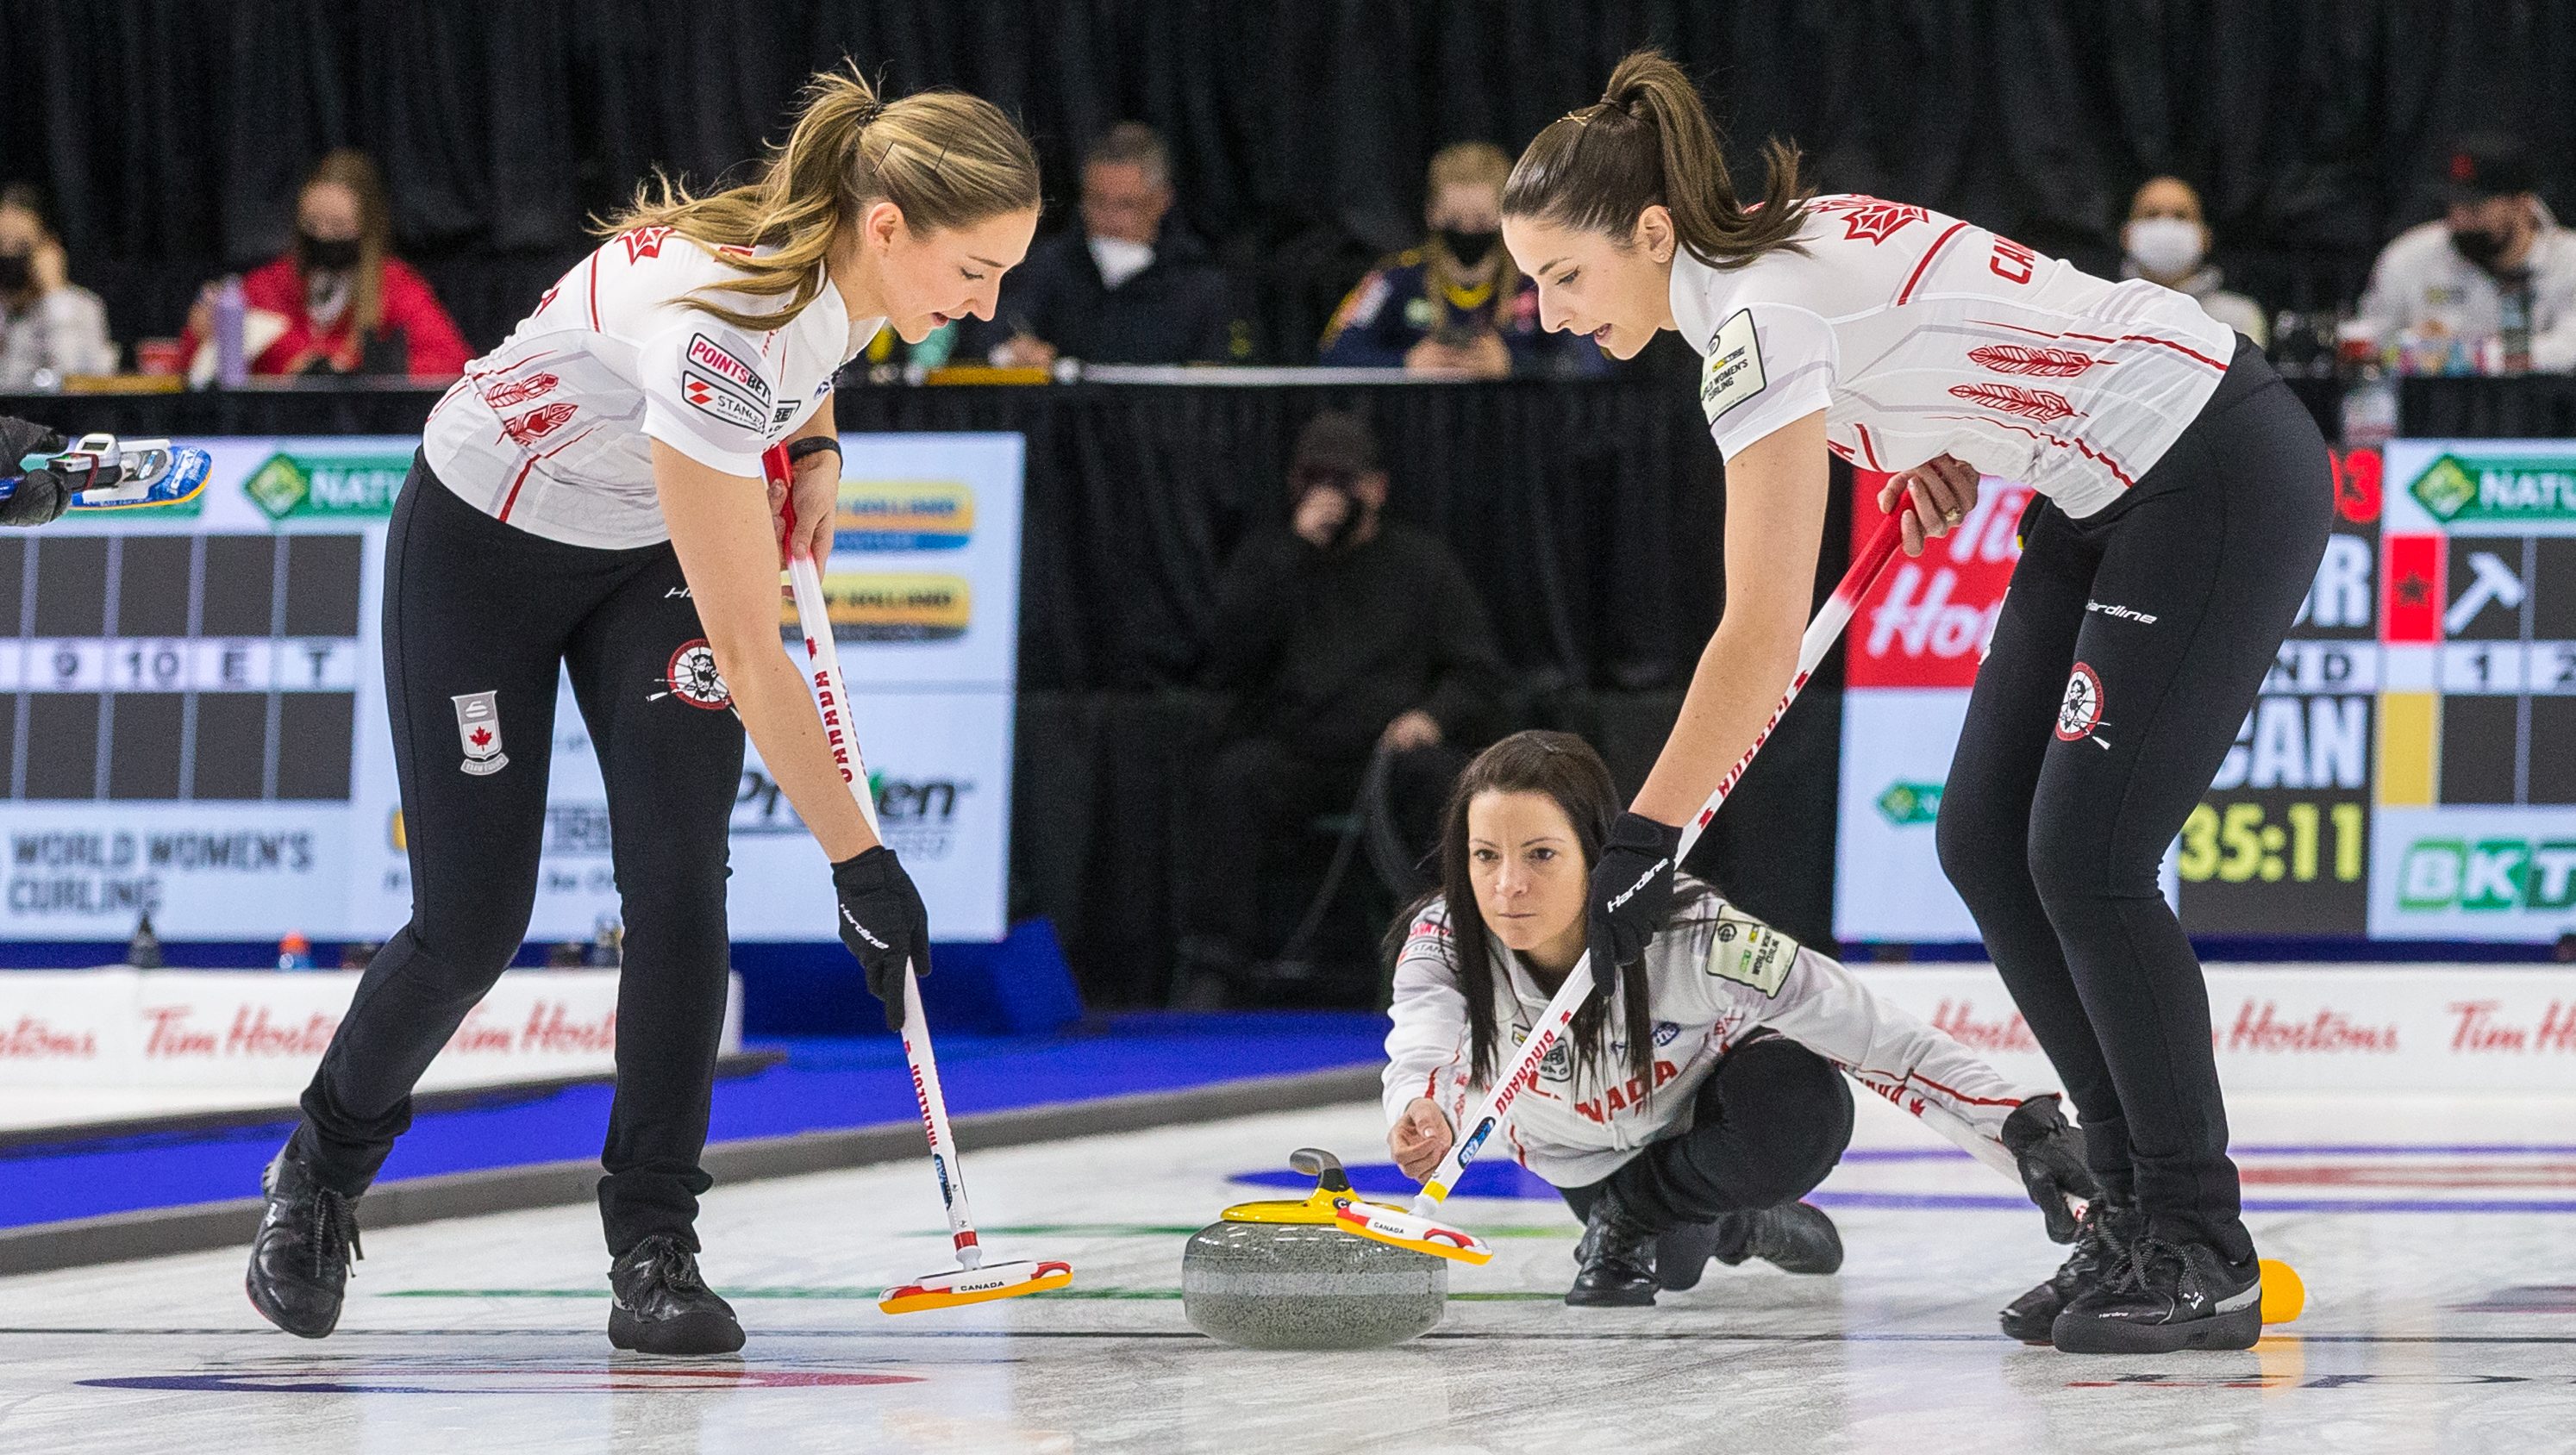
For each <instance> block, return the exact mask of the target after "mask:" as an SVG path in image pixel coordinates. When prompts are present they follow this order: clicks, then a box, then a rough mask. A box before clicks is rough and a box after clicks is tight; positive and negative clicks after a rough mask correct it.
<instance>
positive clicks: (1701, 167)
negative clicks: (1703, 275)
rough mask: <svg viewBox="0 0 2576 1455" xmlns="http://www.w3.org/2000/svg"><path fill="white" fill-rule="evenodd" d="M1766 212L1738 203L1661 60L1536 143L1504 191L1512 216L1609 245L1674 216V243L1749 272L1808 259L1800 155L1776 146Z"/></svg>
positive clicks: (1693, 94)
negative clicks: (1664, 215)
mask: <svg viewBox="0 0 2576 1455" xmlns="http://www.w3.org/2000/svg"><path fill="white" fill-rule="evenodd" d="M1763 156H1764V159H1765V160H1766V161H1767V162H1768V163H1769V165H1770V176H1769V178H1768V180H1767V182H1766V185H1765V186H1764V188H1763V196H1762V200H1761V201H1760V202H1758V203H1756V204H1754V205H1753V206H1750V207H1748V206H1745V205H1743V204H1742V203H1740V202H1738V201H1737V199H1736V195H1735V183H1734V180H1733V178H1731V177H1730V176H1729V175H1728V173H1727V170H1726V153H1725V150H1724V148H1723V147H1722V146H1720V144H1719V142H1718V136H1717V128H1716V126H1715V125H1714V124H1712V123H1711V122H1710V121H1709V119H1708V108H1707V107H1706V106H1705V105H1703V104H1702V103H1701V101H1700V98H1699V91H1698V90H1697V88H1695V87H1693V86H1692V85H1691V81H1690V77H1689V76H1687V75H1684V74H1683V73H1682V68H1681V67H1679V66H1677V65H1674V64H1673V63H1672V61H1671V60H1670V59H1668V58H1666V57H1665V56H1664V55H1663V54H1662V53H1660V52H1658V51H1652V50H1640V51H1632V52H1630V53H1629V55H1628V58H1627V59H1625V60H1623V61H1621V62H1620V63H1619V67H1618V69H1617V70H1614V71H1612V72H1611V73H1610V84H1609V86H1608V87H1607V88H1606V89H1605V90H1604V91H1603V92H1602V93H1601V99H1600V100H1599V101H1597V102H1595V103H1593V104H1592V105H1590V106H1587V107H1584V108H1583V109H1581V110H1579V111H1574V112H1570V113H1568V114H1567V115H1565V116H1563V117H1560V118H1558V119H1557V120H1556V121H1555V122H1553V123H1551V124H1550V125H1549V126H1548V127H1547V128H1546V129H1545V130H1543V131H1541V132H1540V133H1539V134H1538V135H1537V137H1535V138H1534V139H1532V140H1531V142H1530V144H1529V148H1528V149H1527V150H1526V151H1523V152H1522V153H1521V159H1520V162H1519V163H1518V165H1516V166H1514V167H1513V168H1512V177H1511V181H1509V182H1508V183H1506V184H1505V185H1504V187H1503V215H1504V216H1506V217H1536V218H1543V219H1545V220H1547V221H1549V222H1553V223H1556V224H1557V225H1559V226H1561V227H1570V228H1578V229H1582V230H1584V231H1588V232H1601V233H1607V234H1609V235H1610V236H1611V237H1613V238H1617V239H1619V240H1621V241H1622V242H1624V241H1626V239H1628V238H1629V237H1630V236H1631V235H1633V233H1634V231H1635V229H1636V226H1637V216H1638V214H1639V213H1642V212H1644V211H1645V210H1646V209H1647V208H1648V207H1653V206H1661V207H1663V208H1664V209H1666V210H1667V211H1669V212H1671V213H1672V216H1673V231H1674V233H1675V234H1676V235H1677V236H1678V237H1679V238H1680V240H1681V245H1682V246H1683V247H1686V248H1688V249H1690V251H1691V254H1692V256H1694V257H1696V258H1698V259H1699V260H1700V261H1701V262H1703V263H1706V264H1708V265H1709V266H1710V267H1712V268H1740V267H1743V266H1744V265H1745V264H1747V263H1749V262H1752V261H1753V260H1754V259H1755V258H1758V257H1761V256H1762V255H1763V254H1765V253H1770V252H1779V251H1788V252H1798V251H1802V249H1800V247H1799V246H1798V242H1797V237H1798V229H1799V228H1800V227H1801V226H1803V225H1804V224H1805V222H1806V217H1807V210H1806V203H1807V199H1808V198H1809V197H1810V196H1812V195H1813V193H1812V192H1811V191H1810V190H1808V189H1806V188H1804V187H1802V186H1801V185H1800V182H1799V178H1798V152H1797V149H1796V148H1795V147H1792V146H1789V145H1786V144H1784V143H1782V142H1779V141H1776V140H1775V141H1772V142H1769V143H1767V144H1766V145H1765V146H1764V148H1763Z"/></svg>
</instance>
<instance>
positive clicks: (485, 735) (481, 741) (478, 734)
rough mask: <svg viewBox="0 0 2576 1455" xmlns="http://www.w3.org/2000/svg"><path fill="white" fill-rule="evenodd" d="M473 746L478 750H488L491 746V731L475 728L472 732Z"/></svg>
mask: <svg viewBox="0 0 2576 1455" xmlns="http://www.w3.org/2000/svg"><path fill="white" fill-rule="evenodd" d="M474 746H476V747H478V748H488V747H490V746H492V730H491V729H490V728H487V727H479V728H476V729H475V730H474Z"/></svg>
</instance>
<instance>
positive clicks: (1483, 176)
mask: <svg viewBox="0 0 2576 1455" xmlns="http://www.w3.org/2000/svg"><path fill="white" fill-rule="evenodd" d="M1511 174H1512V164H1511V162H1510V160H1509V159H1508V158H1506V157H1505V156H1504V155H1503V154H1502V152H1501V150H1500V149H1499V148H1497V147H1495V146H1494V145H1493V144H1492V143H1491V142H1481V141H1462V142H1458V143H1456V144H1455V145H1452V146H1446V147H1442V148H1441V149H1440V151H1439V153H1438V154H1437V155H1435V156H1433V157H1432V158H1431V178H1430V188H1429V190H1428V191H1427V193H1426V194H1425V198H1426V200H1425V203H1424V207H1423V220H1424V221H1425V222H1427V223H1429V224H1430V228H1431V235H1430V237H1429V238H1428V239H1426V240H1425V241H1424V242H1423V244H1422V246H1420V247H1418V248H1407V249H1405V250H1404V251H1403V252H1400V253H1397V254H1396V255H1395V256H1393V257H1391V258H1388V259H1386V260H1384V261H1383V262H1380V263H1379V264H1378V265H1377V268H1376V269H1375V270H1374V271H1373V272H1371V273H1370V274H1369V275H1368V276H1367V277H1365V278H1362V279H1360V282H1359V286H1358V287H1356V288H1353V289H1352V290H1351V292H1350V296H1349V297H1347V298H1344V299H1343V300H1342V306H1341V307H1340V308H1338V309H1335V310H1334V312H1333V321H1332V322H1331V323H1330V324H1328V325H1326V326H1325V329H1324V342H1323V351H1322V353H1321V355H1320V356H1319V357H1318V358H1317V359H1316V362H1317V363H1319V364H1325V365H1339V366H1343V367H1350V368H1393V367H1395V366H1396V365H1399V364H1401V365H1403V366H1404V370H1405V372H1407V373H1410V374H1421V375H1426V376H1433V377H1439V376H1447V377H1453V378H1468V379H1500V378H1502V377H1504V376H1505V375H1507V374H1510V373H1511V372H1513V371H1514V370H1515V369H1518V370H1520V371H1522V372H1524V373H1527V372H1532V371H1547V372H1553V373H1560V374H1597V373H1601V372H1603V371H1604V370H1606V369H1607V368H1608V367H1609V360H1608V359H1607V358H1605V357H1604V356H1603V354H1602V352H1601V350H1600V349H1598V348H1597V347H1595V346H1594V345H1593V343H1592V340H1590V339H1589V338H1586V337H1582V336H1579V335H1574V334H1553V333H1549V332H1547V331H1546V330H1545V329H1542V328H1540V327H1539V322H1538V285H1537V284H1535V283H1532V282H1531V281H1530V280H1529V279H1527V278H1524V277H1522V276H1521V273H1520V270H1519V269H1518V268H1515V267H1513V266H1512V258H1511V254H1509V253H1507V252H1505V251H1504V250H1503V241H1502V239H1503V234H1502V226H1503V183H1504V182H1505V181H1506V180H1507V179H1509V178H1510V176H1511Z"/></svg>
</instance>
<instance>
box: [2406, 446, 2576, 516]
mask: <svg viewBox="0 0 2576 1455" xmlns="http://www.w3.org/2000/svg"><path fill="white" fill-rule="evenodd" d="M2407 489H2408V491H2409V492H2410V493H2412V494H2413V495H2414V497H2415V498H2416V499H2417V500H2419V501H2421V502H2423V505H2424V508H2425V509H2426V510H2429V511H2431V512H2433V514H2434V516H2435V517H2436V518H2437V519H2440V520H2442V521H2445V522H2449V521H2461V520H2470V521H2477V520H2495V521H2530V520H2576V456H2569V455H2540V456H2481V457H2480V458H2478V459H2476V460H2474V461H2469V460H2462V459H2460V458H2459V457H2458V456H2457V455H2442V456H2440V457H2438V458H2436V459H2435V460H2434V461H2433V463H2432V464H2430V465H2427V466H2425V467H2424V473H2423V474H2421V475H2418V476H2416V477H2415V483H2414V484H2412V485H2410V486H2408V487H2407Z"/></svg>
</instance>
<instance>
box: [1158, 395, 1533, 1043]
mask: <svg viewBox="0 0 2576 1455" xmlns="http://www.w3.org/2000/svg"><path fill="white" fill-rule="evenodd" d="M1288 493H1289V499H1290V501H1291V502H1292V507H1291V513H1290V520H1289V524H1288V525H1287V526H1286V527H1285V528H1276V529H1272V530H1268V531H1264V532H1262V533H1260V534H1257V535H1255V536H1253V537H1252V538H1251V539H1249V540H1247V541H1245V542H1244V544H1243V546H1242V548H1241V549H1240V550H1239V551H1237V552H1236V553H1235V557H1234V559H1233V561H1232V562H1230V563H1229V564H1228V565H1227V567H1226V571H1225V576H1224V579H1223V580H1222V581H1220V582H1219V584H1218V588H1217V609H1216V619H1215V623H1214V627H1213V630H1212V631H1211V633H1210V639H1209V644H1208V660H1207V680H1208V683H1209V685H1211V686H1213V687H1217V688H1220V689H1223V690H1225V691H1228V692H1230V693H1231V694H1233V696H1234V704H1233V707H1234V710H1233V712H1232V713H1231V715H1230V717H1229V719H1228V721H1227V724H1226V726H1225V728H1224V730H1223V732H1222V734H1221V736H1220V741H1219V743H1218V744H1217V749H1216V751H1215V752H1214V753H1213V754H1211V755H1209V756H1208V757H1207V758H1206V759H1205V760H1204V762H1203V764H1202V766H1201V769H1200V771H1199V773H1198V782H1197V784H1196V785H1195V786H1196V787H1197V789H1198V793H1199V800H1200V807H1199V808H1198V810H1197V811H1196V812H1194V813H1193V814H1192V815H1191V817H1190V822H1189V824H1188V826H1187V827H1186V828H1185V829H1184V830H1183V832H1184V834H1185V835H1187V837H1186V838H1185V840H1184V846H1185V849H1186V851H1187V853H1188V855H1189V858H1188V861H1187V863H1188V870H1187V872H1188V874H1189V875H1190V876H1191V878H1192V881H1193V882H1191V883H1190V884H1188V885H1187V886H1186V887H1185V895H1184V903H1183V915H1184V920H1185V923H1184V925H1183V930H1184V935H1183V939H1182V943H1181V956H1182V961H1183V964H1182V976H1183V979H1182V984H1183V986H1184V987H1185V994H1187V995H1189V996H1190V998H1191V999H1193V1000H1196V1001H1200V1002H1202V1003H1204V1002H1205V1001H1208V1000H1211V999H1215V998H1221V995H1222V992H1223V990H1224V988H1225V987H1226V986H1227V985H1228V984H1229V983H1230V982H1233V981H1235V980H1236V979H1237V978H1238V977H1239V976H1240V975H1241V973H1242V972H1243V971H1244V970H1245V969H1247V968H1249V967H1250V966H1251V964H1252V963H1253V962H1254V960H1255V958H1256V957H1257V956H1258V955H1259V954H1260V953H1262V951H1263V950H1264V949H1265V948H1266V947H1264V946H1263V945H1261V944H1260V942H1259V940H1260V934H1261V929H1262V926H1261V898H1260V887H1261V867H1262V860H1263V857H1264V850H1265V849H1266V848H1268V847H1269V846H1270V845H1272V844H1274V843H1280V842H1293V841H1294V838H1295V836H1296V834H1297V832H1298V830H1299V827H1300V826H1301V825H1302V824H1304V823H1305V822H1306V821H1307V820H1309V819H1311V818H1313V817H1314V816H1316V815H1318V814H1323V813H1331V812H1333V811H1335V810H1337V809H1341V808H1343V807H1345V806H1347V805H1348V804H1350V803H1351V801H1352V799H1353V797H1354V796H1355V794H1356V793H1357V791H1358V788H1359V784H1360V781H1361V775H1362V774H1363V773H1364V772H1366V770H1367V767H1368V764H1369V760H1370V756H1371V754H1372V753H1373V752H1375V751H1376V750H1378V749H1380V748H1381V747H1382V748H1383V749H1385V751H1386V752H1388V753H1389V754H1390V755H1391V756H1390V758H1389V762H1388V779H1387V790H1388V791H1387V803H1388V807H1389V809H1390V810H1391V814H1390V816H1391V818H1392V827H1393V828H1394V829H1395V830H1396V832H1397V834H1398V836H1399V837H1400V838H1401V839H1402V840H1403V841H1404V843H1405V845H1406V852H1407V853H1408V854H1411V853H1413V852H1417V851H1419V850H1421V849H1422V848H1424V847H1425V846H1426V845H1428V844H1429V843H1430V841H1431V838H1432V835H1433V834H1434V833H1435V832H1436V828H1437V823H1438V818H1439V813H1440V809H1441V805H1442V801H1443V800H1444V799H1445V798H1446V797H1447V796H1448V793H1449V788H1450V785H1451V784H1452V783H1453V782H1454V781H1455V780H1456V778H1457V776H1458V770H1459V769H1460V767H1462V766H1463V765H1464V764H1465V763H1466V761H1467V756H1468V753H1467V750H1468V749H1469V748H1471V747H1472V746H1474V744H1475V743H1476V742H1477V741H1478V735H1479V734H1481V733H1483V732H1485V731H1487V730H1488V729H1489V728H1490V727H1491V725H1492V723H1491V719H1492V718H1493V716H1494V715H1495V713H1496V710H1497V708H1498V706H1499V697H1500V693H1501V686H1502V673H1503V668H1502V659H1501V656H1500V654H1499V653H1498V652H1497V651H1496V650H1495V647H1494V635H1493V628H1492V627H1491V626H1490V625H1489V624H1488V623H1487V622H1486V619H1485V611H1484V606H1483V604H1482V603H1481V602H1479V601H1478V600H1477V597H1476V591H1475V588H1474V587H1473V586H1471V585H1470V584H1468V581H1467V573H1466V572H1465V570H1464V569H1462V568H1461V567H1460V566H1459V564H1458V559H1457V557H1455V556H1454V555H1452V554H1450V551H1449V548H1448V547H1447V546H1446V545H1444V544H1442V543H1441V542H1440V541H1439V540H1437V539H1435V538H1433V537H1432V536H1430V535H1427V534H1425V533H1423V532H1421V531H1418V530H1414V529H1411V528H1410V527H1407V526H1403V525H1398V524H1396V523H1394V522H1392V521H1389V520H1386V519H1385V518H1384V512H1385V509H1386V494H1387V477H1386V471H1385V470H1384V469H1383V468H1381V467H1380V465H1379V463H1378V453H1377V438H1376V436H1375V435H1374V434H1373V433H1372V432H1371V431H1370V429H1369V427H1368V425H1367V424H1365V423H1364V422H1362V421H1361V420H1360V418H1359V417H1358V416H1357V415H1352V414H1343V413H1336V412H1331V411H1327V412H1326V413H1323V414H1319V415H1317V416H1315V418H1314V419H1313V420H1311V421H1309V422H1308V423H1307V425H1306V428H1305V430H1304V432H1303V433H1301V434H1300V435H1299V436H1298V438H1297V452H1296V455H1295V458H1294V462H1293V463H1292V464H1291V465H1290V466H1289V470H1288Z"/></svg>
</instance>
